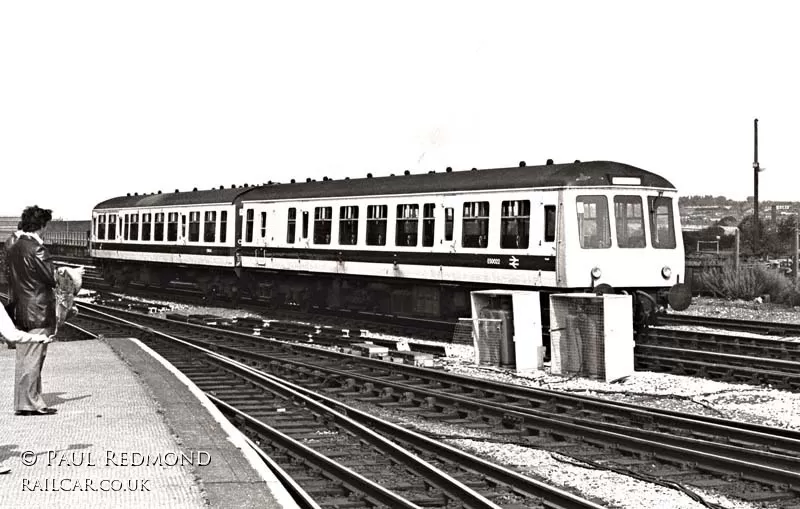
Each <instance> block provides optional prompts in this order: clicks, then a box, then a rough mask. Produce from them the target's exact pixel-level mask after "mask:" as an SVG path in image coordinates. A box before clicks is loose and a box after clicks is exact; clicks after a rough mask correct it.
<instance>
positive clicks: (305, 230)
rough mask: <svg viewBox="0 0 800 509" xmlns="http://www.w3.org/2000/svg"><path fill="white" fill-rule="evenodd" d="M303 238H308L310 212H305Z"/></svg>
mask: <svg viewBox="0 0 800 509" xmlns="http://www.w3.org/2000/svg"><path fill="white" fill-rule="evenodd" d="M303 238H304V239H307V238H308V212H307V211H303Z"/></svg>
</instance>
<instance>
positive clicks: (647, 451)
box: [83, 308, 800, 506]
mask: <svg viewBox="0 0 800 509" xmlns="http://www.w3.org/2000/svg"><path fill="white" fill-rule="evenodd" d="M87 309H91V308H87ZM94 309H97V308H94ZM100 312H102V313H105V312H106V311H100ZM92 313H93V312H92V311H88V312H87V313H86V314H92ZM118 313H120V312H119V311H115V314H118ZM127 316H128V320H135V321H136V322H137V323H138V324H139V325H138V326H137V328H135V329H136V331H137V334H139V335H141V333H142V331H149V330H150V328H158V329H159V330H165V329H166V330H171V331H173V332H171V333H170V334H173V335H179V336H182V337H184V338H186V339H187V340H188V341H190V342H191V343H193V344H196V345H198V346H201V347H203V348H207V349H209V350H213V351H215V352H216V353H218V354H220V355H225V356H226V357H230V358H233V359H236V360H238V361H240V362H242V363H244V364H246V365H249V366H253V367H255V368H256V369H258V370H260V371H264V372H268V373H270V374H273V375H277V376H280V377H281V378H282V379H284V380H292V381H293V382H295V383H298V384H299V385H303V386H305V387H306V388H307V389H308V390H314V391H316V392H324V393H326V394H328V395H329V396H335V397H336V398H337V399H338V400H339V401H342V402H347V401H354V402H358V403H360V404H368V405H376V406H379V407H380V408H383V409H390V410H391V411H396V412H399V413H402V414H404V415H415V416H417V417H419V418H423V419H428V420H435V421H441V422H447V423H452V424H458V425H462V426H466V427H468V428H472V429H489V430H491V431H492V433H493V434H494V435H496V436H499V437H502V438H501V439H500V440H501V441H503V442H504V443H514V444H520V445H524V446H527V447H535V448H542V449H546V450H551V451H557V452H561V453H564V454H567V455H569V456H571V457H573V458H575V459H576V460H577V461H582V462H585V463H591V464H594V465H597V466H599V467H601V468H607V469H612V470H618V471H624V472H628V473H632V474H633V475H638V476H645V477H647V478H649V479H653V480H656V481H659V482H668V483H671V484H677V485H682V486H686V485H694V486H704V487H708V486H713V487H715V489H716V490H717V491H719V492H722V493H724V494H727V495H730V496H734V497H738V498H742V499H745V500H767V501H773V502H775V503H779V504H781V505H782V506H787V505H791V504H800V499H798V489H800V474H798V473H797V472H798V470H799V469H798V468H797V467H798V466H800V434H798V433H796V432H793V431H789V430H779V429H774V428H768V427H763V426H754V425H747V424H743V423H739V422H736V421H729V420H724V419H718V418H711V417H701V416H696V415H687V414H679V413H676V412H668V411H662V410H653V409H647V408H644V407H638V406H635V405H625V404H620V403H612V402H609V401H606V400H601V399H597V398H590V397H586V396H576V395H569V394H564V393H560V392H558V391H549V390H542V389H531V388H523V387H519V386H513V385H506V384H498V383H495V382H487V381H482V380H476V379H471V378H465V377H459V376H457V375H452V374H448V373H444V372H442V371H439V370H431V369H424V368H419V367H414V366H410V365H402V364H396V363H389V362H384V361H380V360H376V359H370V358H366V357H360V356H353V355H344V354H342V353H339V352H336V351H332V350H320V349H318V348H311V347H308V346H305V345H300V344H294V345H287V344H284V343H280V342H275V341H269V340H266V339H265V338H264V337H260V338H254V337H253V336H252V335H245V334H241V333H235V332H230V331H222V330H219V329H214V328H211V327H205V326H201V325H196V324H188V323H178V322H174V321H159V320H157V319H154V318H153V317H149V316H142V315H138V316H137V315H135V314H130V315H127ZM88 318H89V317H88V316H84V317H83V319H88ZM148 334H149V333H148ZM348 341H349V340H348Z"/></svg>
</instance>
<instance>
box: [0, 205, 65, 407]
mask: <svg viewBox="0 0 800 509" xmlns="http://www.w3.org/2000/svg"><path fill="white" fill-rule="evenodd" d="M52 217H53V216H52V211H51V210H49V209H42V208H40V207H38V206H36V205H34V206H32V207H28V208H26V209H25V210H24V211H23V212H22V221H21V229H22V234H21V235H20V237H19V238H18V239H17V241H16V242H15V243H14V245H13V246H11V249H10V251H9V252H8V259H7V261H8V264H9V269H10V274H9V275H10V281H9V286H10V288H11V289H12V292H13V295H14V321H15V324H16V326H17V327H18V328H19V329H21V330H22V331H25V332H29V333H31V334H44V335H47V336H50V335H52V334H53V333H54V332H55V325H56V307H55V306H56V299H55V291H54V288H55V286H56V280H55V272H54V267H53V262H52V260H51V258H50V253H49V252H48V251H47V249H45V247H44V243H43V242H42V238H41V237H40V234H41V233H43V231H44V229H45V227H46V226H47V223H48V222H49V221H50V219H52ZM16 350H17V358H16V366H15V369H16V372H15V377H14V383H15V386H14V410H15V412H16V414H17V415H51V414H54V413H56V409H55V408H48V406H47V404H46V403H45V402H44V399H43V398H42V366H43V365H44V359H45V357H46V356H47V345H46V344H43V343H24V344H20V345H18V346H17V349H16Z"/></svg>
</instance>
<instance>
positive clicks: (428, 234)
mask: <svg viewBox="0 0 800 509" xmlns="http://www.w3.org/2000/svg"><path fill="white" fill-rule="evenodd" d="M435 210H436V205H435V204H434V203H426V204H425V205H423V206H422V245H423V246H425V247H430V246H432V245H433V232H434V226H435V225H436V219H435V218H434V217H433V213H434V211H435Z"/></svg>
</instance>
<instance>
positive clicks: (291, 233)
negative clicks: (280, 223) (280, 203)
mask: <svg viewBox="0 0 800 509" xmlns="http://www.w3.org/2000/svg"><path fill="white" fill-rule="evenodd" d="M296 227H297V209H296V208H294V207H291V208H290V209H289V219H288V222H287V224H286V243H287V244H294V239H295V236H296V234H297V233H296V231H295V228H296Z"/></svg>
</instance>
